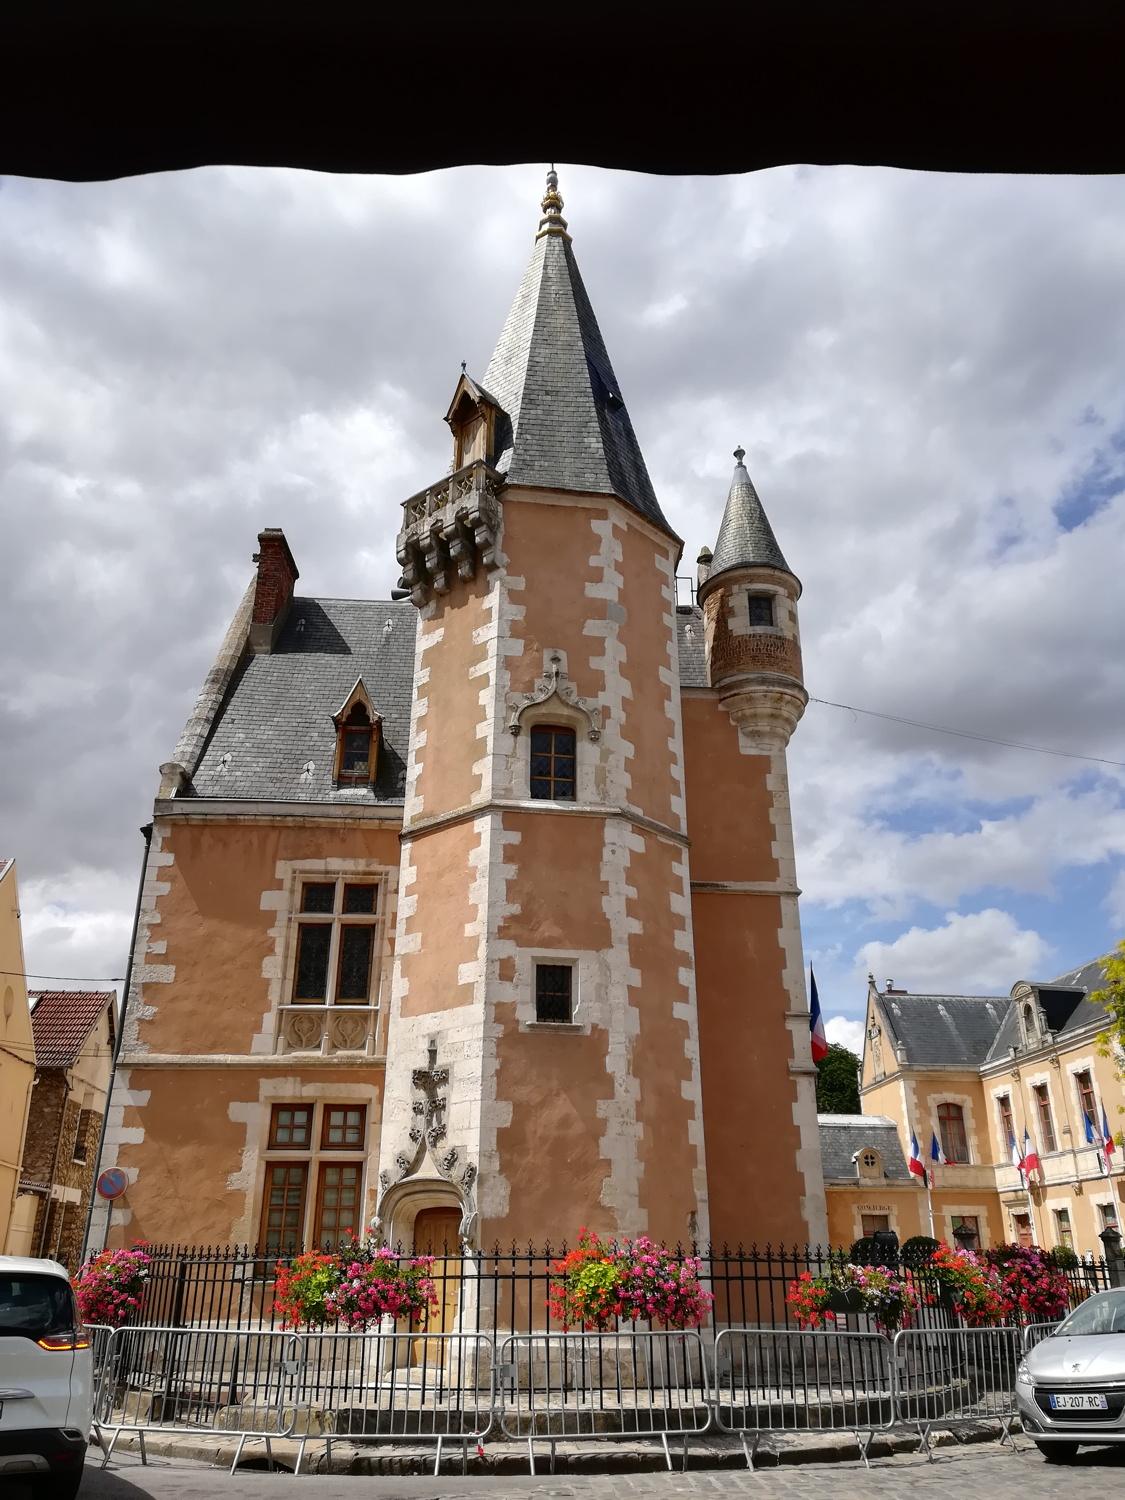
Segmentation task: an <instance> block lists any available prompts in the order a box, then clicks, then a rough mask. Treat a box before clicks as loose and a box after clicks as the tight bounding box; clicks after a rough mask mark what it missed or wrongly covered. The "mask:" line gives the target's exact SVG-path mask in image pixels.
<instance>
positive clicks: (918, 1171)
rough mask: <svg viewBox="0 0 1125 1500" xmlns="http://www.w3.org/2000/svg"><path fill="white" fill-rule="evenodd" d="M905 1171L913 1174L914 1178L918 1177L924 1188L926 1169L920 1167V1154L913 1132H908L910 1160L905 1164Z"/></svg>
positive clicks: (916, 1138)
mask: <svg viewBox="0 0 1125 1500" xmlns="http://www.w3.org/2000/svg"><path fill="white" fill-rule="evenodd" d="M906 1170H907V1171H908V1172H911V1173H913V1175H914V1176H915V1177H920V1178H921V1179H922V1185H923V1187H924V1186H925V1184H926V1168H925V1167H924V1166H923V1165H922V1152H921V1149H920V1147H919V1145H918V1137H917V1136H916V1135H915V1134H914V1132H913V1130H912V1131H911V1132H910V1160H909V1161H908V1162H907V1163H906Z"/></svg>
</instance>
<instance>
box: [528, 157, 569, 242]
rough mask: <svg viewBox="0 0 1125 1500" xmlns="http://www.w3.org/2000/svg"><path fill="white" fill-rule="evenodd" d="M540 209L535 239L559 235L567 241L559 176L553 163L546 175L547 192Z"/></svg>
mask: <svg viewBox="0 0 1125 1500" xmlns="http://www.w3.org/2000/svg"><path fill="white" fill-rule="evenodd" d="M540 207H541V208H542V210H543V217H542V218H541V219H540V220H539V234H537V235H536V236H535V238H536V239H539V237H540V236H541V235H544V234H561V235H565V236H566V238H567V239H569V238H570V236H569V235H568V234H567V233H566V220H565V219H564V218H563V216H562V210H563V200H562V194H561V193H560V192H559V174H558V173H557V172H556V171H555V164H554V162H552V163H551V170H550V171H549V172H548V173H547V191H546V192H545V193H544V194H543V201H542V203H541V204H540Z"/></svg>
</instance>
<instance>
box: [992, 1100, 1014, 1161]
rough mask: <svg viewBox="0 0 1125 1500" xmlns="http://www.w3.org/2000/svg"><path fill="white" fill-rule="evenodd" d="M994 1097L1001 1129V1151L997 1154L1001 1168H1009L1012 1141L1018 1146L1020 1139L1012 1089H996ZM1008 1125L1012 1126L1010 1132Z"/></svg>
mask: <svg viewBox="0 0 1125 1500" xmlns="http://www.w3.org/2000/svg"><path fill="white" fill-rule="evenodd" d="M992 1097H993V1099H994V1100H995V1101H996V1122H997V1124H998V1125H999V1127H1000V1150H999V1152H998V1153H997V1161H998V1162H999V1163H1000V1165H1001V1166H1007V1165H1008V1164H1009V1162H1010V1161H1011V1152H1012V1141H1015V1142H1016V1144H1017V1146H1018V1144H1019V1138H1018V1137H1017V1135H1016V1116H1015V1112H1014V1110H1013V1108H1012V1091H1011V1089H1010V1088H1002V1089H995V1090H994V1091H993V1095H992ZM1005 1106H1006V1109H1005ZM1005 1114H1006V1115H1007V1119H1006V1120H1005ZM1008 1125H1010V1126H1011V1130H1010V1131H1007V1126H1008ZM1006 1132H1007V1134H1006ZM1008 1135H1010V1137H1011V1139H1010V1140H1009V1139H1008V1138H1007V1136H1008Z"/></svg>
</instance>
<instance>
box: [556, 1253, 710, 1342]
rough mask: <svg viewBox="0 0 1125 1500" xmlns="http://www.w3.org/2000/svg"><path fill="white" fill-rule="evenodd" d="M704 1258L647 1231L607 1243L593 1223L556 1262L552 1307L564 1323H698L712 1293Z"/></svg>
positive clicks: (591, 1327) (598, 1327)
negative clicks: (703, 1280) (659, 1241)
mask: <svg viewBox="0 0 1125 1500" xmlns="http://www.w3.org/2000/svg"><path fill="white" fill-rule="evenodd" d="M701 1268H702V1267H701V1262H700V1261H699V1260H698V1259H697V1258H696V1257H695V1256H692V1255H684V1256H679V1255H675V1254H673V1253H672V1251H670V1250H665V1249H664V1248H663V1246H660V1245H656V1244H654V1243H653V1241H652V1240H650V1239H649V1238H648V1236H647V1235H641V1236H640V1237H639V1238H638V1239H635V1240H618V1241H614V1242H612V1243H607V1242H605V1241H603V1240H601V1239H599V1237H598V1236H597V1235H596V1234H594V1233H592V1232H591V1231H590V1230H588V1229H580V1230H579V1231H578V1245H577V1247H576V1248H575V1249H574V1250H571V1251H568V1253H567V1254H566V1255H565V1256H563V1257H562V1259H561V1260H557V1261H556V1262H555V1263H554V1266H553V1267H552V1273H553V1274H552V1278H551V1284H550V1295H549V1301H548V1304H547V1306H548V1308H549V1310H550V1314H551V1316H552V1318H556V1319H557V1320H558V1321H559V1322H560V1323H561V1324H562V1326H563V1328H564V1329H572V1328H581V1329H584V1330H586V1331H587V1332H590V1331H594V1332H604V1331H605V1330H606V1329H609V1328H615V1327H616V1326H617V1324H618V1323H619V1322H621V1321H625V1322H631V1323H649V1324H652V1325H657V1326H659V1327H661V1328H669V1329H682V1328H698V1327H699V1325H700V1324H701V1323H703V1322H705V1321H706V1318H707V1314H708V1312H709V1311H710V1307H711V1301H712V1298H711V1294H710V1292H707V1291H704V1289H703V1287H702V1285H701V1284H700V1280H699V1277H700V1271H701Z"/></svg>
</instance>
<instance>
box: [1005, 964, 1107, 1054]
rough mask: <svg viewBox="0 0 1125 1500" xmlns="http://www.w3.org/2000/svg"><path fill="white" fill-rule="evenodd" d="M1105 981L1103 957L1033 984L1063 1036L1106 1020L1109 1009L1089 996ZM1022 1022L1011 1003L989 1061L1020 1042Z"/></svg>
mask: <svg viewBox="0 0 1125 1500" xmlns="http://www.w3.org/2000/svg"><path fill="white" fill-rule="evenodd" d="M1104 984H1105V970H1104V969H1103V967H1102V960H1101V959H1100V958H1095V959H1094V960H1093V961H1092V962H1091V963H1088V964H1083V965H1082V966H1081V968H1078V969H1071V970H1069V972H1068V973H1066V974H1060V975H1059V977H1058V978H1057V979H1052V980H1050V981H1049V982H1048V983H1046V984H1032V986H1031V988H1032V990H1033V991H1034V993H1035V995H1036V997H1037V998H1038V1001H1039V1005H1040V1007H1041V1008H1042V1010H1043V1011H1044V1012H1045V1013H1046V1016H1047V1025H1048V1026H1049V1027H1050V1029H1051V1030H1052V1031H1054V1032H1057V1033H1058V1034H1059V1035H1060V1036H1066V1035H1067V1034H1068V1033H1069V1032H1072V1031H1080V1030H1081V1029H1082V1027H1083V1026H1096V1025H1099V1024H1100V1023H1101V1022H1103V1021H1104V1020H1105V1009H1104V1007H1103V1006H1101V1005H1097V1004H1095V1002H1094V1001H1093V1000H1091V999H1090V998H1089V991H1091V990H1099V989H1101V988H1102V986H1103V985H1104ZM1019 1040H1020V1023H1019V1014H1018V1011H1017V1007H1016V1006H1015V1005H1014V1004H1012V1003H1009V1005H1008V1013H1007V1015H1005V1017H1004V1023H1003V1025H1002V1026H1001V1027H1000V1030H999V1031H998V1032H997V1033H996V1039H995V1041H994V1042H993V1044H992V1046H991V1048H990V1049H989V1053H988V1057H987V1059H986V1061H988V1062H996V1061H997V1060H998V1059H999V1058H1002V1057H1007V1056H1008V1053H1009V1052H1010V1051H1011V1049H1012V1048H1013V1047H1017V1046H1018V1045H1019Z"/></svg>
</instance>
